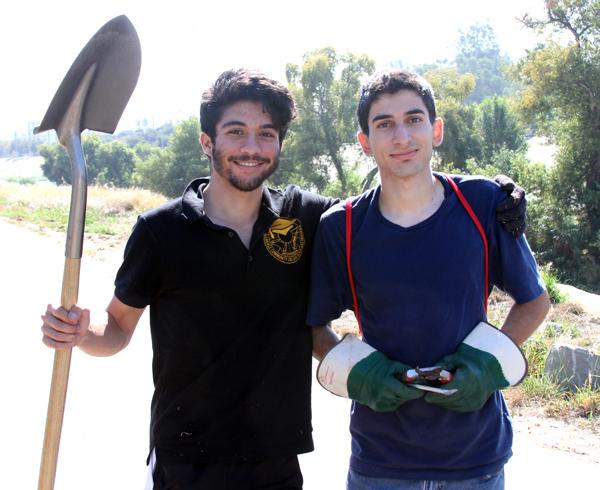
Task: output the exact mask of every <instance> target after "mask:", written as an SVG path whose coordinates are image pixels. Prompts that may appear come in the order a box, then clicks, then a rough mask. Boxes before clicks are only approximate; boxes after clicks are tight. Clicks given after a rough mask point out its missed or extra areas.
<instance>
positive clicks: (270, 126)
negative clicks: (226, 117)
mask: <svg viewBox="0 0 600 490" xmlns="http://www.w3.org/2000/svg"><path fill="white" fill-rule="evenodd" d="M229 126H247V124H246V123H245V122H243V121H236V120H233V121H227V122H225V123H223V125H222V126H221V127H223V128H227V127H229ZM260 128H261V129H273V130H275V131H277V128H276V127H275V125H274V124H263V125H262V126H260Z"/></svg>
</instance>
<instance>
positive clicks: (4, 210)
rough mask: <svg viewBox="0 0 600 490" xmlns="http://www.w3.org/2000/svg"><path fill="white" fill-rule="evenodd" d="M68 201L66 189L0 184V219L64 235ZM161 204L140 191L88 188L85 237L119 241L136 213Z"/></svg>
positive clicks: (154, 196) (162, 199)
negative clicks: (32, 225)
mask: <svg viewBox="0 0 600 490" xmlns="http://www.w3.org/2000/svg"><path fill="white" fill-rule="evenodd" d="M70 200H71V187H70V186H55V185H52V184H47V183H43V184H34V185H21V184H16V183H10V182H0V216H4V217H7V218H10V219H14V220H16V221H23V222H30V223H32V224H34V225H35V226H37V227H39V228H40V229H50V230H56V231H61V232H62V231H65V229H66V224H67V221H68V212H69V203H70ZM165 201H166V199H165V197H164V196H161V195H160V194H156V193H153V192H150V191H146V190H143V189H114V188H105V187H89V188H88V198H87V209H86V233H92V234H98V235H111V236H116V237H120V238H123V237H125V236H127V235H128V234H129V232H130V231H131V226H132V225H133V223H134V222H135V219H136V217H137V216H138V215H139V214H140V213H142V212H143V211H146V210H147V209H151V208H154V207H156V206H158V205H160V204H162V203H164V202H165Z"/></svg>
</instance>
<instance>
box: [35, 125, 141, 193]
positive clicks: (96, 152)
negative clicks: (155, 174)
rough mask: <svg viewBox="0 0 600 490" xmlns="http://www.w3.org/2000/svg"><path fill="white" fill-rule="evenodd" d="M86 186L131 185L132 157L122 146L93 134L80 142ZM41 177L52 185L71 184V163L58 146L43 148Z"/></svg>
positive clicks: (125, 147)
mask: <svg viewBox="0 0 600 490" xmlns="http://www.w3.org/2000/svg"><path fill="white" fill-rule="evenodd" d="M82 146H83V153H84V155H85V159H86V167H87V176H88V183H89V184H92V185H93V184H98V185H113V186H117V187H128V186H130V185H131V178H132V173H133V167H134V161H135V154H134V152H133V150H131V149H129V148H128V147H127V146H126V145H125V144H124V143H122V142H120V141H113V142H110V143H104V142H102V140H101V139H100V137H99V136H98V135H96V134H92V135H86V136H84V137H83V138H82ZM39 151H40V155H41V156H42V157H43V158H44V163H43V164H42V171H43V173H44V176H45V177H46V178H47V179H48V180H49V181H51V182H54V183H55V184H70V183H71V163H70V160H69V156H68V155H67V152H66V150H65V149H64V148H63V147H62V146H60V145H59V144H54V145H42V146H41V147H40V150H39Z"/></svg>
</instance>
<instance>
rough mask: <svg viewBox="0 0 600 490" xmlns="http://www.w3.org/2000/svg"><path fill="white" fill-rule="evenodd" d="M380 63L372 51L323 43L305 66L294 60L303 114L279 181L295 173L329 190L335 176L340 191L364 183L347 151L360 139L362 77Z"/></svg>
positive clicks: (289, 70)
mask: <svg viewBox="0 0 600 490" xmlns="http://www.w3.org/2000/svg"><path fill="white" fill-rule="evenodd" d="M374 68H375V64H374V62H373V60H371V59H370V58H369V57H368V56H366V55H356V54H351V53H349V54H338V53H337V52H336V51H335V50H334V49H333V48H329V47H327V48H321V49H318V50H315V51H311V52H309V53H306V54H305V55H304V61H303V63H302V65H301V66H298V65H295V64H292V63H289V64H288V65H287V67H286V77H287V81H288V84H289V87H290V90H291V91H292V93H293V94H294V97H295V99H296V103H297V106H298V118H297V121H296V122H295V123H294V125H293V126H292V128H291V129H290V133H289V136H288V139H287V140H286V142H285V147H284V155H283V157H282V166H281V170H282V171H281V172H280V173H279V174H275V175H274V176H273V178H272V181H273V182H274V183H275V184H279V183H280V182H284V181H289V179H290V178H295V179H297V180H299V181H300V182H302V183H304V184H307V185H308V186H309V187H311V188H313V189H315V190H317V191H320V192H323V191H324V190H325V189H326V187H327V185H328V183H329V181H330V178H331V177H332V176H333V175H335V176H336V177H337V180H338V181H339V187H338V188H339V194H338V195H342V196H343V195H348V194H351V193H356V192H358V191H359V190H360V189H359V187H357V184H356V182H359V180H360V179H349V175H348V173H349V169H350V168H351V167H352V166H353V165H354V164H355V163H356V162H345V161H344V158H343V157H344V152H345V151H346V150H347V148H348V146H352V145H355V144H356V131H357V129H358V125H357V122H356V115H355V111H356V104H357V98H358V92H359V88H360V84H361V81H362V78H363V77H365V76H366V75H368V74H370V73H372V72H373V70H374Z"/></svg>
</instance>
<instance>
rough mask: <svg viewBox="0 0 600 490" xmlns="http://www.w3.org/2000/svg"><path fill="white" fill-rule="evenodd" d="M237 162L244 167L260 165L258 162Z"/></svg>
mask: <svg viewBox="0 0 600 490" xmlns="http://www.w3.org/2000/svg"><path fill="white" fill-rule="evenodd" d="M237 164H238V165H240V166H242V167H258V166H259V165H260V163H258V162H237Z"/></svg>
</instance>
